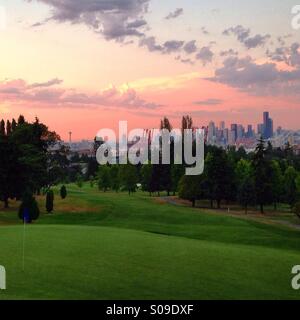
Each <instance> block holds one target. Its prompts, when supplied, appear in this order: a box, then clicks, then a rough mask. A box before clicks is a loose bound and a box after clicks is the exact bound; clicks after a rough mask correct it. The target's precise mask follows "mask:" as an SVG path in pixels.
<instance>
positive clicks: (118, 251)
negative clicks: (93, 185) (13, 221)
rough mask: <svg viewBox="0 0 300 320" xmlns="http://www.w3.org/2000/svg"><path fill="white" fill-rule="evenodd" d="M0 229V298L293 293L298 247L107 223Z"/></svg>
mask: <svg viewBox="0 0 300 320" xmlns="http://www.w3.org/2000/svg"><path fill="white" fill-rule="evenodd" d="M22 237H23V228H22V226H5V227H1V229H0V243H1V249H0V264H2V265H4V266H5V267H6V270H7V290H6V291H0V299H24V298H26V299H300V292H299V291H295V290H293V289H292V288H291V278H292V276H291V268H292V266H293V265H295V264H297V262H298V263H300V252H299V251H296V250H286V249H275V248H268V247H263V246H262V247H261V246H258V245H255V246H254V245H244V244H239V243H238V242H237V243H236V244H232V243H220V242H214V241H207V240H199V239H188V238H184V237H176V236H166V235H159V234H154V233H149V232H144V231H136V230H129V229H121V228H111V227H101V226H97V227H91V226H70V225H53V226H50V225H31V226H27V232H26V251H25V252H26V259H25V271H24V272H23V271H22Z"/></svg>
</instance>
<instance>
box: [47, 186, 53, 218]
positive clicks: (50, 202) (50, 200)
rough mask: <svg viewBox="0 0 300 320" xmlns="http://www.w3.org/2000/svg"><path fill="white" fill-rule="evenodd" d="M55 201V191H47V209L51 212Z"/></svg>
mask: <svg viewBox="0 0 300 320" xmlns="http://www.w3.org/2000/svg"><path fill="white" fill-rule="evenodd" d="M53 203H54V193H53V191H52V190H50V191H48V192H47V195H46V210H47V212H48V213H51V212H52V211H53V207H54V205H53Z"/></svg>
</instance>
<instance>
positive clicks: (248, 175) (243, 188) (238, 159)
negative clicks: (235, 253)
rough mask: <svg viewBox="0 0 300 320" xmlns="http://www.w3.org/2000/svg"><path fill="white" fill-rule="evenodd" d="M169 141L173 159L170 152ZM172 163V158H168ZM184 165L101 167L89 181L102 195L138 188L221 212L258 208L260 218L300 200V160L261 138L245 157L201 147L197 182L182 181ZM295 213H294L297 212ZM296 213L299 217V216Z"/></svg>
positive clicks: (186, 123) (241, 152)
mask: <svg viewBox="0 0 300 320" xmlns="http://www.w3.org/2000/svg"><path fill="white" fill-rule="evenodd" d="M192 127H193V122H192V119H191V118H190V117H183V120H182V130H184V129H186V128H192ZM161 128H164V129H168V130H170V131H171V130H172V126H171V123H170V121H169V120H168V119H167V118H164V119H163V120H162V121H161ZM174 143H175V142H174V141H171V145H170V148H171V155H172V151H173V150H174ZM171 159H172V156H171ZM186 167H187V165H186V164H185V163H184V160H183V164H182V165H176V164H174V163H172V162H171V163H170V164H169V165H162V164H155V165H152V164H150V163H145V164H140V165H138V166H135V167H134V166H132V165H125V166H124V165H122V166H118V165H114V166H100V167H99V169H98V171H97V169H96V171H95V173H94V175H92V179H95V180H96V181H97V183H98V186H99V189H100V190H103V191H107V190H109V189H110V190H115V191H119V190H120V189H122V190H127V191H129V193H131V192H134V191H135V189H136V188H137V183H140V185H141V188H142V190H143V191H145V192H149V194H150V196H151V195H152V194H157V195H158V196H159V195H160V193H161V192H167V194H168V195H171V194H172V195H175V194H177V193H178V195H179V197H180V198H182V199H186V200H189V201H191V203H192V206H195V205H196V202H197V201H198V200H209V202H210V206H211V208H214V207H216V208H221V205H222V203H226V204H228V203H232V202H235V203H239V204H240V205H241V206H242V207H243V208H244V209H245V212H246V213H247V211H248V208H249V207H250V206H251V207H254V206H257V207H259V210H260V211H261V213H264V210H265V206H266V205H273V206H274V209H275V210H276V209H277V205H278V204H279V203H285V204H288V205H289V206H290V207H291V208H297V202H298V201H299V200H300V157H299V156H297V155H295V154H294V152H293V149H292V147H291V146H290V145H289V144H287V145H286V146H285V147H284V148H273V147H272V145H271V143H270V142H266V141H264V140H263V139H262V138H261V139H259V140H258V141H257V146H256V149H255V151H254V152H251V153H246V151H245V149H244V148H243V147H241V148H239V149H238V150H236V148H235V147H228V148H227V149H223V148H221V147H216V146H210V145H206V146H205V166H204V168H205V169H204V173H203V174H202V175H199V176H188V175H185V168H186ZM296 211H297V210H296ZM297 212H298V211H297Z"/></svg>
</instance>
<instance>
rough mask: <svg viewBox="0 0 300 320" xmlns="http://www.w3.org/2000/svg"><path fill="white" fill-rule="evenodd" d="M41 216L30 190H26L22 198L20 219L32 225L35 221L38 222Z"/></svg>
mask: <svg viewBox="0 0 300 320" xmlns="http://www.w3.org/2000/svg"><path fill="white" fill-rule="evenodd" d="M39 215H40V210H39V207H38V204H37V202H36V200H35V198H34V196H33V195H32V193H31V192H30V191H29V190H26V191H25V192H24V194H23V197H22V202H21V205H20V207H19V218H20V219H21V220H23V221H24V220H26V221H25V222H27V223H31V222H32V221H33V220H37V219H38V218H39Z"/></svg>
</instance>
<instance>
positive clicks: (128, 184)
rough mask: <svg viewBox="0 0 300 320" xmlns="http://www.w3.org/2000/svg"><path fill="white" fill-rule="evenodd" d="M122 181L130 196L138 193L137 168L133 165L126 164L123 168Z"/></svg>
mask: <svg viewBox="0 0 300 320" xmlns="http://www.w3.org/2000/svg"><path fill="white" fill-rule="evenodd" d="M120 175H121V181H122V184H123V186H124V188H125V189H126V190H127V191H128V193H129V195H130V194H131V193H132V192H135V191H136V185H137V183H138V174H137V168H136V167H135V166H134V165H132V164H126V165H123V166H122V167H121V173H120Z"/></svg>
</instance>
